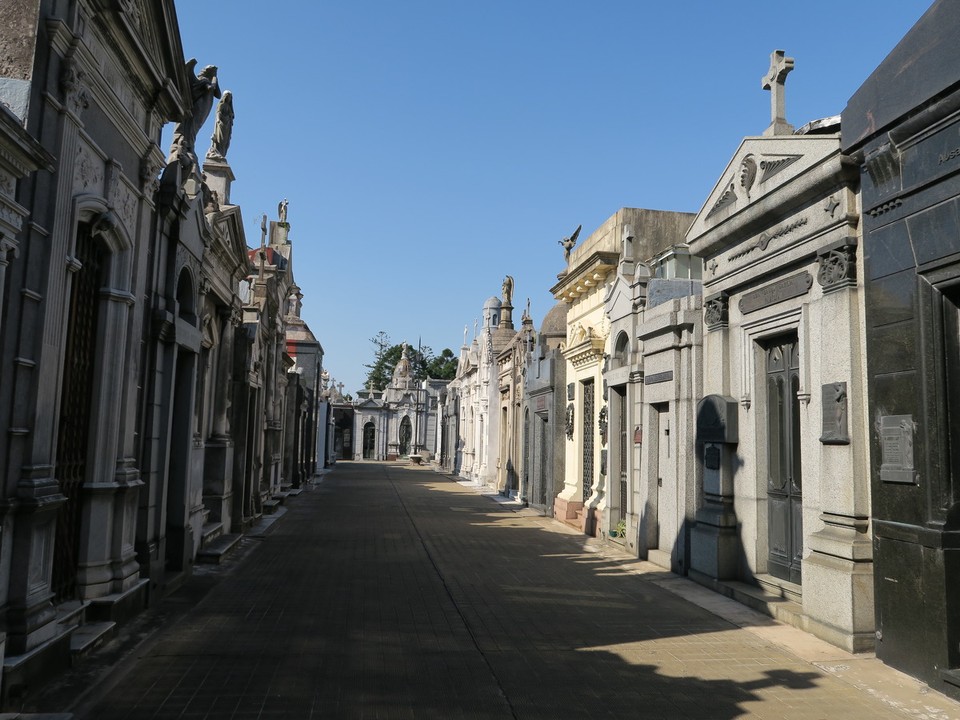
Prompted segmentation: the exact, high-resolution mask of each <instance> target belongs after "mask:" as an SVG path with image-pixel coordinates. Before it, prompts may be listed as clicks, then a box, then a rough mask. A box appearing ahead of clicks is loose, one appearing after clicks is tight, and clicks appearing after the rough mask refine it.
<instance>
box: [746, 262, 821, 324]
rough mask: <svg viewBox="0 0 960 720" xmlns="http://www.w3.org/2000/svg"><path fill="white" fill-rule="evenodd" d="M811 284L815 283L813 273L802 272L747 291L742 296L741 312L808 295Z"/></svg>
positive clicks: (748, 311)
mask: <svg viewBox="0 0 960 720" xmlns="http://www.w3.org/2000/svg"><path fill="white" fill-rule="evenodd" d="M811 285H813V275H811V274H810V273H808V272H801V273H797V274H796V275H791V276H790V277H787V278H784V279H783V280H778V281H777V282H775V283H772V284H770V285H767V286H766V287H763V288H760V289H759V290H754V291H753V292H748V293H745V294H744V295H743V297H742V298H740V312H742V313H743V314H745V315H746V314H747V313H752V312H755V311H756V310H762V309H763V308H765V307H770V306H771V305H776V304H777V303H779V302H783V301H784V300H789V299H790V298H795V297H800V296H801V295H806V294H807V292H808V291H809V290H810V286H811Z"/></svg>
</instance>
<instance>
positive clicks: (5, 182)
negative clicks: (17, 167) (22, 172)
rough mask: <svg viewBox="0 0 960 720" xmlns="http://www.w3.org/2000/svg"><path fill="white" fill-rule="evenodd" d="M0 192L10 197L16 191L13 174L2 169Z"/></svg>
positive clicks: (0, 172) (0, 171)
mask: <svg viewBox="0 0 960 720" xmlns="http://www.w3.org/2000/svg"><path fill="white" fill-rule="evenodd" d="M0 192H2V193H3V194H4V195H9V196H10V197H13V194H14V193H15V192H16V181H15V180H14V178H13V175H11V174H10V173H6V172H3V171H2V170H0Z"/></svg>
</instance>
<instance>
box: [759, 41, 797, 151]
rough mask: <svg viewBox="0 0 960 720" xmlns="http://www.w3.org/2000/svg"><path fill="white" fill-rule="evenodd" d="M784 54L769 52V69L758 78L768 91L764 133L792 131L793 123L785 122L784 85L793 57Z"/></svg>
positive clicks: (776, 51)
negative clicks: (768, 121) (768, 120)
mask: <svg viewBox="0 0 960 720" xmlns="http://www.w3.org/2000/svg"><path fill="white" fill-rule="evenodd" d="M784 55H785V53H784V51H783V50H774V51H773V52H772V53H770V70H769V71H767V74H766V75H764V76H763V77H762V78H760V86H761V87H762V88H763V89H764V90H769V91H770V126H769V127H768V128H767V129H766V130H764V131H763V134H764V135H789V134H791V133H792V132H793V125H791V124H790V123H788V122H787V112H786V100H785V97H784V85H785V83H786V81H787V74H788V73H789V72H790V71H791V70H793V58H791V57H784Z"/></svg>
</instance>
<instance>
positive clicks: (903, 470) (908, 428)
mask: <svg viewBox="0 0 960 720" xmlns="http://www.w3.org/2000/svg"><path fill="white" fill-rule="evenodd" d="M915 427H916V423H914V422H913V415H886V416H884V417H881V418H880V480H881V481H883V482H889V483H910V484H912V483H914V482H915V479H914V466H913V433H914V428H915Z"/></svg>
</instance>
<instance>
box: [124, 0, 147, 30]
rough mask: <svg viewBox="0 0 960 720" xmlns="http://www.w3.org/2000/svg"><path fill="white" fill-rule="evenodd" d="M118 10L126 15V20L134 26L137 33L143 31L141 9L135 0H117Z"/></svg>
mask: <svg viewBox="0 0 960 720" xmlns="http://www.w3.org/2000/svg"><path fill="white" fill-rule="evenodd" d="M119 2H120V12H122V13H123V14H124V15H126V16H127V20H128V21H129V22H130V24H131V25H133V27H134V28H136V30H137V33H138V34H140V33H142V32H143V9H142V8H141V7H140V3H139V2H137V0H119Z"/></svg>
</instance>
